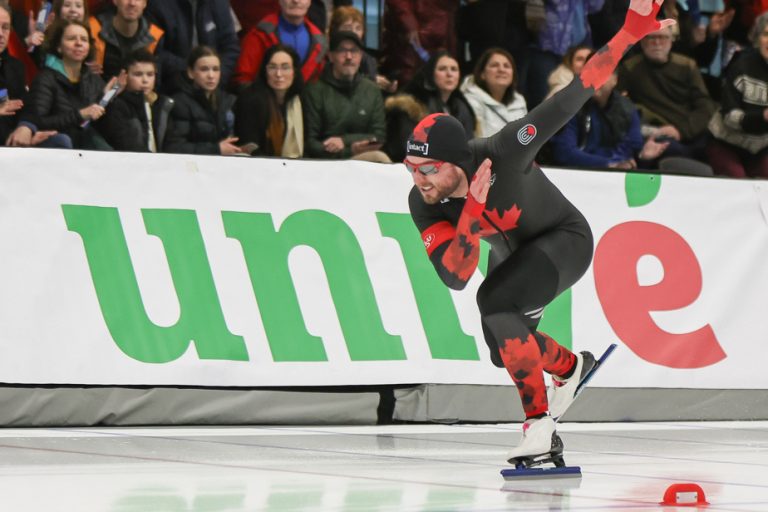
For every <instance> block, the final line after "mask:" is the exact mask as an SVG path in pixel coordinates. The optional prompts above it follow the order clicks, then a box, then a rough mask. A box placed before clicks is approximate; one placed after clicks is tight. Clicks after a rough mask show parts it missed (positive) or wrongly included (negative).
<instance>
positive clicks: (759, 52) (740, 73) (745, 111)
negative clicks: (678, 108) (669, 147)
mask: <svg viewBox="0 0 768 512" xmlns="http://www.w3.org/2000/svg"><path fill="white" fill-rule="evenodd" d="M750 38H751V39H752V42H753V44H754V47H753V48H749V49H747V50H744V51H743V52H741V53H740V54H737V56H736V57H734V60H733V62H732V63H731V65H730V66H729V67H728V69H727V71H726V75H725V86H724V88H723V95H722V108H720V110H718V111H717V112H715V115H714V116H712V119H711V121H710V122H709V130H710V131H711V132H712V134H713V135H714V137H715V139H714V140H713V141H712V142H711V143H710V144H709V145H708V146H707V157H708V158H709V163H710V165H711V166H712V167H713V169H714V171H715V173H717V174H723V175H726V176H734V177H739V178H743V177H746V176H751V177H760V178H768V12H766V13H763V14H761V15H760V16H759V17H758V18H757V19H756V20H755V25H754V27H753V28H752V31H751V32H750Z"/></svg>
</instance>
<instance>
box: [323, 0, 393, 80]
mask: <svg viewBox="0 0 768 512" xmlns="http://www.w3.org/2000/svg"><path fill="white" fill-rule="evenodd" d="M330 30H331V32H338V31H341V30H343V31H345V32H354V33H355V34H357V37H359V38H360V40H361V41H365V20H364V19H363V13H361V12H360V10H358V9H356V8H355V7H352V6H351V5H342V6H341V7H337V8H335V9H334V10H333V15H332V16H331V26H330ZM360 72H361V73H362V74H363V76H366V77H368V78H369V79H371V80H373V81H374V82H376V85H378V86H379V88H381V89H382V90H383V91H386V92H389V93H393V92H395V91H396V90H397V80H394V81H393V80H389V79H388V78H387V77H385V76H384V75H380V74H379V65H378V64H377V63H376V57H374V56H373V55H371V53H369V52H368V51H367V50H366V51H365V52H364V53H363V60H362V61H361V62H360Z"/></svg>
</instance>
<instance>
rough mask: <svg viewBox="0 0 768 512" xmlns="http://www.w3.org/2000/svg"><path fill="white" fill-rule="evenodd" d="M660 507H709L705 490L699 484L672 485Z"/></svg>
mask: <svg viewBox="0 0 768 512" xmlns="http://www.w3.org/2000/svg"><path fill="white" fill-rule="evenodd" d="M659 505H671V506H675V507H701V506H707V505H709V502H708V501H707V497H706V496H704V490H703V489H702V488H701V486H700V485H698V484H690V483H682V484H672V485H670V486H669V487H668V488H667V490H666V492H665V493H664V501H662V502H660V503H659Z"/></svg>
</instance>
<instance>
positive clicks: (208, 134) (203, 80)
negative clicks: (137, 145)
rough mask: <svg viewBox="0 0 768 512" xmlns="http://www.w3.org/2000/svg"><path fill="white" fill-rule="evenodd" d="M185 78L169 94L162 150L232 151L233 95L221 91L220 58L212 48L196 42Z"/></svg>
mask: <svg viewBox="0 0 768 512" xmlns="http://www.w3.org/2000/svg"><path fill="white" fill-rule="evenodd" d="M187 78H188V79H187V80H186V81H185V82H184V83H182V86H181V91H179V92H178V93H176V94H175V95H174V96H173V101H174V105H173V110H171V118H170V123H169V126H168V132H167V136H166V139H165V145H164V148H163V150H164V151H166V152H168V153H196V154H202V155H236V154H238V153H242V152H243V150H242V149H241V148H240V147H239V146H237V140H238V139H237V137H234V136H233V135H232V134H233V130H234V124H235V123H234V114H233V113H232V107H233V106H234V103H235V97H234V96H232V95H231V94H228V93H226V92H224V91H222V90H221V89H220V88H219V85H220V84H221V61H220V60H219V56H218V54H217V53H216V51H215V50H214V49H213V48H210V47H208V46H197V47H195V48H193V49H192V53H191V54H190V55H189V59H187Z"/></svg>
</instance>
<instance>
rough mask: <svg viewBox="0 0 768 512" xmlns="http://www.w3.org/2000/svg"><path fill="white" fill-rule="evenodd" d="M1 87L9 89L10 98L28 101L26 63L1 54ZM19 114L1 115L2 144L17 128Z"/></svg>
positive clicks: (0, 139)
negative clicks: (25, 76)
mask: <svg viewBox="0 0 768 512" xmlns="http://www.w3.org/2000/svg"><path fill="white" fill-rule="evenodd" d="M0 89H7V90H8V98H9V99H12V100H24V101H26V94H27V88H26V87H25V86H24V64H22V63H21V61H19V60H16V59H14V58H13V57H11V56H10V55H8V51H5V52H3V53H2V54H0ZM18 120H19V115H18V114H16V115H15V116H0V146H2V145H3V144H5V139H7V138H8V135H10V134H11V132H12V131H13V130H14V129H15V128H16V123H17V122H18Z"/></svg>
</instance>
